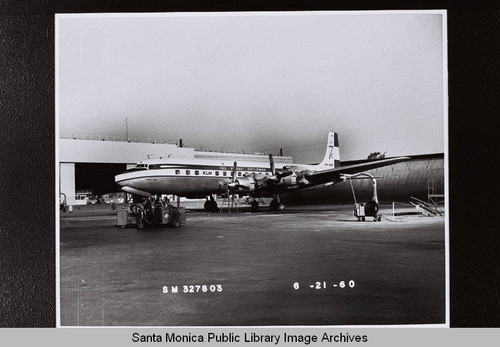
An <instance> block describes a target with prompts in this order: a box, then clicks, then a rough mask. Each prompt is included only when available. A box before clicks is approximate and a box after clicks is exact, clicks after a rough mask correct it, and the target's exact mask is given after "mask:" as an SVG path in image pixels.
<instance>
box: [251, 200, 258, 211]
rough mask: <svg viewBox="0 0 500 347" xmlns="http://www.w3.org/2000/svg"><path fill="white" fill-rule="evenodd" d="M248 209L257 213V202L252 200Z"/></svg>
mask: <svg viewBox="0 0 500 347" xmlns="http://www.w3.org/2000/svg"><path fill="white" fill-rule="evenodd" d="M250 209H251V211H252V212H254V213H255V212H259V201H258V200H253V201H252V202H251V203H250Z"/></svg>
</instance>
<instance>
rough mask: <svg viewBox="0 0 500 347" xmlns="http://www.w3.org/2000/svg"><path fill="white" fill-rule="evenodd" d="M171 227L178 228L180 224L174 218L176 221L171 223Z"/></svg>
mask: <svg viewBox="0 0 500 347" xmlns="http://www.w3.org/2000/svg"><path fill="white" fill-rule="evenodd" d="M172 226H173V227H174V228H178V227H180V226H181V222H179V220H178V219H177V218H176V219H174V220H173V221H172Z"/></svg>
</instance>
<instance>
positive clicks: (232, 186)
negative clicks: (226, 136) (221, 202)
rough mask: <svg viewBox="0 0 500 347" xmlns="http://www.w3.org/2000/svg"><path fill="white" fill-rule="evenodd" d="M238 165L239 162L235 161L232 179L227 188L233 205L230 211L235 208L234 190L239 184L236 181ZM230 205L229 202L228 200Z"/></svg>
mask: <svg viewBox="0 0 500 347" xmlns="http://www.w3.org/2000/svg"><path fill="white" fill-rule="evenodd" d="M237 166H238V163H237V162H234V165H233V172H232V175H231V180H230V181H229V183H228V185H227V188H228V199H231V207H229V211H231V209H232V208H233V205H234V190H235V189H236V188H237V187H238V184H237V183H236V171H237ZM228 205H229V202H228Z"/></svg>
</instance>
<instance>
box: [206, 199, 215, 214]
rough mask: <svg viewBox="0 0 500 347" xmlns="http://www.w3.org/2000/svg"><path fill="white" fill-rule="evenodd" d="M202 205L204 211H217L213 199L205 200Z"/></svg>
mask: <svg viewBox="0 0 500 347" xmlns="http://www.w3.org/2000/svg"><path fill="white" fill-rule="evenodd" d="M203 207H204V208H205V211H207V212H217V211H218V208H217V201H214V200H207V201H205V204H204V205H203Z"/></svg>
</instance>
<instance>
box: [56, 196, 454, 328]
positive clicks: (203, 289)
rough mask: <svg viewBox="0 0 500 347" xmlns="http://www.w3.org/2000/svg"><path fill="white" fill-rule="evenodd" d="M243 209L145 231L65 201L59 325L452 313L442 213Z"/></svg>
mask: <svg viewBox="0 0 500 347" xmlns="http://www.w3.org/2000/svg"><path fill="white" fill-rule="evenodd" d="M246 211H248V209H240V213H231V214H229V213H228V211H227V209H226V210H224V211H223V213H208V212H202V211H189V212H188V214H187V223H186V225H183V226H182V227H180V228H177V229H172V228H165V227H156V228H150V229H146V230H145V231H138V230H136V229H135V228H134V227H125V228H121V227H116V226H115V224H116V215H115V214H116V211H107V212H106V211H104V212H103V211H100V212H99V213H96V211H89V212H86V213H85V212H82V211H76V213H63V214H62V215H61V220H60V307H61V325H63V326H78V325H85V326H220V325H227V326H268V325H273V326H276V325H278V326H288V325H300V326H305V325H401V324H444V323H445V298H446V296H445V283H446V281H445V228H444V225H445V219H444V217H424V216H415V215H412V216H401V217H398V219H397V221H391V220H390V219H392V216H390V217H389V218H387V217H385V218H383V220H382V221H381V222H373V221H371V219H368V220H367V221H366V222H358V221H356V219H355V218H354V217H353V216H352V206H324V205H322V206H304V207H290V208H288V209H287V210H286V211H285V212H282V213H271V212H264V211H263V212H259V213H251V212H246ZM381 213H382V214H383V215H385V214H386V213H387V216H388V215H389V209H382V210H381ZM176 290H177V293H176V292H175V291H176Z"/></svg>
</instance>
